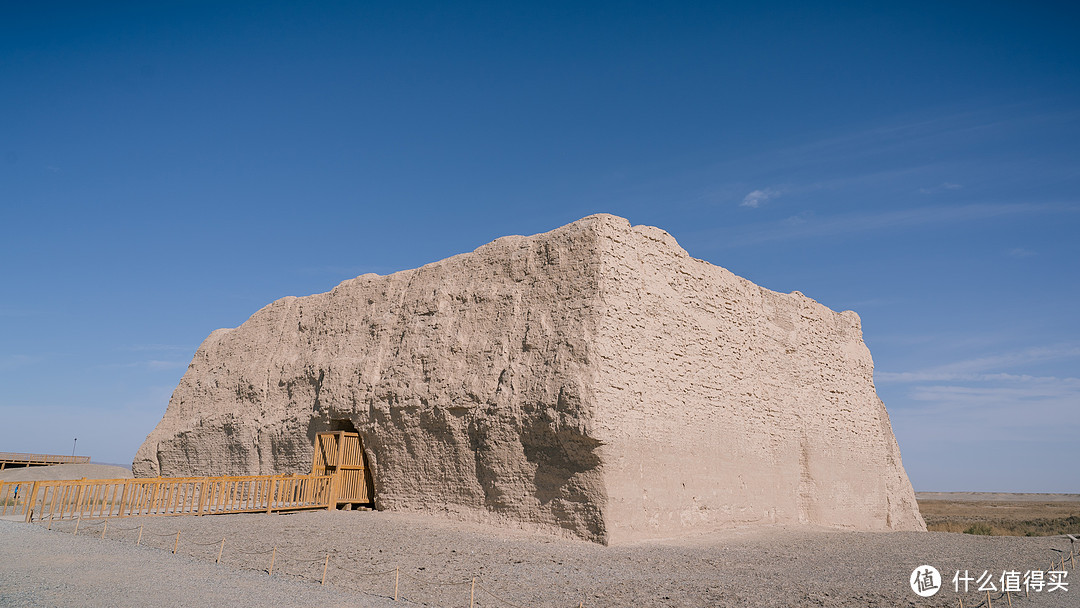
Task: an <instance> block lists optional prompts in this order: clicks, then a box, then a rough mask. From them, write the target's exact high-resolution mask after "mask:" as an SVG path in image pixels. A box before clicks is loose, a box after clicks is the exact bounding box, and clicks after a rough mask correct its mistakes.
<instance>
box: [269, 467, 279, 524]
mask: <svg viewBox="0 0 1080 608" xmlns="http://www.w3.org/2000/svg"><path fill="white" fill-rule="evenodd" d="M277 483H278V476H277V475H274V476H273V477H271V478H270V491H269V492H267V493H266V514H267V515H269V514H270V513H271V512H273V510H274V490H276V489H277Z"/></svg>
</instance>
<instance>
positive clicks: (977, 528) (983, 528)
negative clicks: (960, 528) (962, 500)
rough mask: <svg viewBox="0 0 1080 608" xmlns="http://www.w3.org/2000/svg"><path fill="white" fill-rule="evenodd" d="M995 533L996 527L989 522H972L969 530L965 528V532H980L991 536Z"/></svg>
mask: <svg viewBox="0 0 1080 608" xmlns="http://www.w3.org/2000/svg"><path fill="white" fill-rule="evenodd" d="M993 533H994V529H993V528H991V527H990V526H989V525H987V524H981V523H980V524H972V525H971V526H970V527H968V529H967V530H964V534H978V535H980V536H990V535H991V534H993Z"/></svg>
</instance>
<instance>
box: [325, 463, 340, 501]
mask: <svg viewBox="0 0 1080 608" xmlns="http://www.w3.org/2000/svg"><path fill="white" fill-rule="evenodd" d="M337 493H338V474H337V471H336V470H335V471H334V472H333V473H331V474H330V498H329V499H328V501H327V505H326V510H327V511H333V510H334V509H335V508H336V507H337Z"/></svg>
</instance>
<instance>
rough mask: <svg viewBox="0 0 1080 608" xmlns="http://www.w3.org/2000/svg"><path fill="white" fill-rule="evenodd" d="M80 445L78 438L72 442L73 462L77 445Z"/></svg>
mask: <svg viewBox="0 0 1080 608" xmlns="http://www.w3.org/2000/svg"><path fill="white" fill-rule="evenodd" d="M77 443H79V438H78V437H76V438H75V441H73V442H71V460H72V461H74V460H75V445H76V444H77Z"/></svg>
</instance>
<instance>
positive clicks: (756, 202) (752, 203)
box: [739, 188, 782, 209]
mask: <svg viewBox="0 0 1080 608" xmlns="http://www.w3.org/2000/svg"><path fill="white" fill-rule="evenodd" d="M781 194H782V192H781V191H780V190H777V189H775V188H763V189H761V190H754V191H753V192H751V193H750V194H747V195H746V196H744V197H743V199H742V202H741V203H739V206H740V207H750V208H752V209H757V208H758V207H760V206H761V204H762V203H764V202H766V201H768V200H771V199H774V198H776V197H778V196H780V195H781Z"/></svg>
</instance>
